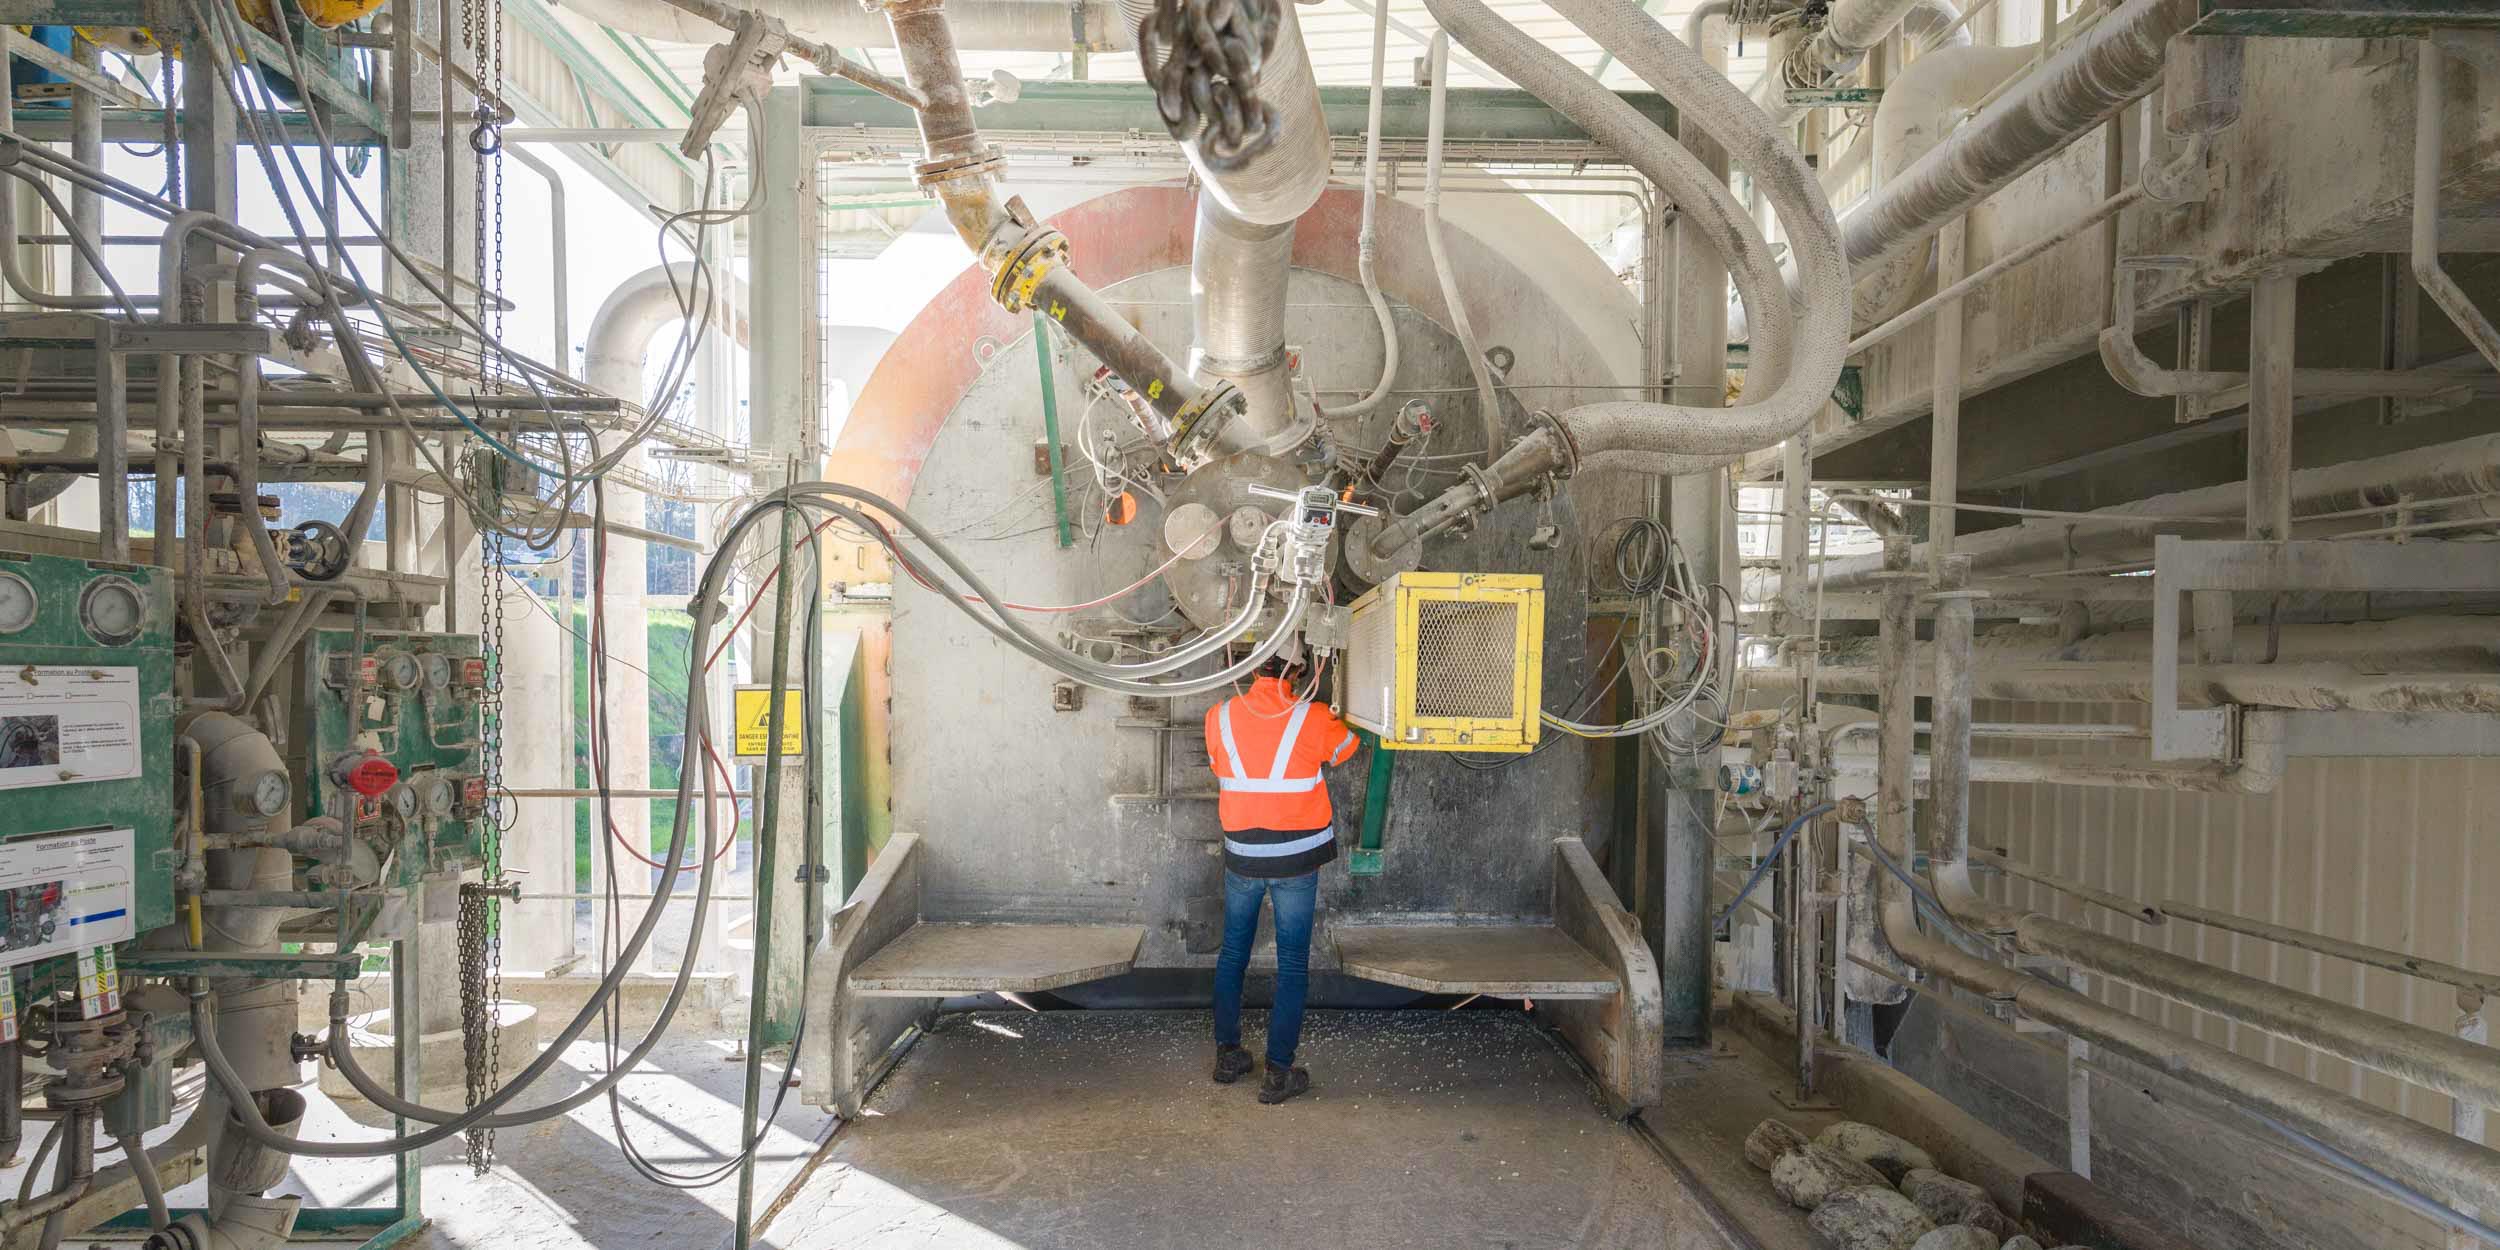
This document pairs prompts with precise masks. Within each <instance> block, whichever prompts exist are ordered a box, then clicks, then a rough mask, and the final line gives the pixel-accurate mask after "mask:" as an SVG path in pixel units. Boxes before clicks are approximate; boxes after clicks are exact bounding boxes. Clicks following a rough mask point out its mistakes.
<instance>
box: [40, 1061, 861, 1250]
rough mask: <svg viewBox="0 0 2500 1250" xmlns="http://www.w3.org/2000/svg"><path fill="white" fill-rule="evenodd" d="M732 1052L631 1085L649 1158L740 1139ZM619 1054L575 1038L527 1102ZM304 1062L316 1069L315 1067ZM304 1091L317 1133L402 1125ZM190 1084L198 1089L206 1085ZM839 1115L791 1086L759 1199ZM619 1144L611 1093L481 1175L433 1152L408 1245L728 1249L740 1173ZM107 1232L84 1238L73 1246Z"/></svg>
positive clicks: (192, 1199)
mask: <svg viewBox="0 0 2500 1250" xmlns="http://www.w3.org/2000/svg"><path fill="white" fill-rule="evenodd" d="M628 1040H630V1039H628ZM731 1053H732V1052H731V1044H730V1043H728V1042H725V1041H706V1040H693V1039H689V1040H676V1039H670V1040H665V1041H663V1042H662V1043H661V1044H660V1045H659V1046H658V1047H656V1048H655V1049H654V1050H653V1051H652V1052H651V1054H650V1055H649V1056H647V1057H646V1058H645V1059H644V1061H643V1063H642V1065H641V1067H640V1068H639V1069H637V1070H636V1071H635V1072H633V1073H632V1074H630V1075H628V1076H627V1077H626V1078H625V1079H624V1081H623V1082H621V1083H620V1086H619V1088H620V1090H621V1091H622V1094H623V1100H622V1106H623V1110H624V1119H625V1125H626V1129H627V1131H628V1132H629V1133H631V1134H632V1137H633V1140H634V1142H635V1143H636V1145H638V1146H639V1147H640V1148H641V1149H642V1152H643V1154H644V1155H645V1156H646V1157H648V1158H650V1159H651V1160H652V1161H653V1162H655V1163H657V1164H659V1165H661V1166H663V1167H667V1168H670V1169H672V1170H675V1171H681V1172H691V1171H701V1170H704V1169H705V1168H707V1167H708V1166H709V1165H710V1164H711V1163H712V1162H713V1161H714V1160H715V1159H716V1158H717V1157H718V1155H717V1153H716V1152H717V1151H719V1150H720V1149H721V1148H722V1146H723V1145H724V1144H726V1143H734V1142H735V1141H736V1140H737V1137H738V1127H739V1099H740V1091H741V1089H742V1083H743V1079H744V1073H745V1069H744V1066H743V1065H742V1064H740V1063H736V1062H731V1061H730V1057H731ZM606 1061H607V1053H606V1048H605V1047H604V1046H601V1045H594V1044H591V1043H588V1042H580V1043H576V1044H575V1045H574V1046H572V1047H571V1048H569V1049H568V1050H567V1052H566V1054H565V1059H564V1061H563V1064H562V1065H561V1066H560V1067H558V1068H557V1069H556V1070H555V1071H554V1072H551V1073H549V1074H548V1075H547V1077H546V1079H545V1080H544V1081H542V1082H541V1083H540V1084H539V1085H538V1086H536V1087H534V1090H535V1091H538V1092H532V1093H527V1094H524V1095H522V1097H523V1098H525V1099H527V1100H528V1101H529V1102H530V1103H531V1104H533V1105H535V1104H536V1103H539V1102H542V1101H544V1100H546V1099H549V1098H554V1097H559V1096H561V1095H563V1094H567V1093H571V1092H572V1091H574V1090H577V1089H580V1088H581V1087H582V1086H583V1085H585V1084H587V1083H588V1082H589V1081H590V1080H592V1079H595V1078H596V1076H597V1074H598V1073H600V1072H603V1071H605V1070H606V1068H605V1065H606ZM305 1071H306V1073H307V1075H308V1076H309V1074H310V1071H311V1069H309V1068H307V1069H305ZM779 1073H780V1066H779V1064H778V1063H777V1062H775V1063H773V1064H772V1065H771V1066H769V1067H768V1069H767V1072H766V1090H765V1097H766V1099H767V1100H768V1105H769V1099H770V1097H771V1089H770V1081H771V1078H772V1077H775V1076H778V1075H779ZM297 1088H298V1090H299V1092H301V1093H302V1094H303V1095H304V1096H305V1098H306V1100H307V1101H308V1102H309V1103H310V1104H311V1105H310V1107H309V1108H308V1110H307V1112H306V1115H305V1123H304V1126H303V1129H302V1133H303V1135H304V1136H307V1137H319V1138H330V1139H339V1140H353V1139H357V1138H373V1137H378V1136H381V1135H383V1134H385V1133H388V1132H389V1131H391V1120H390V1118H389V1117H388V1116H386V1115H380V1114H376V1113H375V1111H374V1110H373V1108H372V1107H370V1106H369V1105H366V1104H363V1103H338V1102H333V1101H331V1100H330V1099H328V1098H327V1097H325V1096H323V1095H322V1093H321V1092H320V1090H319V1089H318V1088H317V1087H316V1086H315V1084H314V1083H313V1082H312V1081H310V1080H309V1079H307V1080H306V1081H305V1083H304V1084H302V1085H300V1086H298V1087H297ZM184 1092H185V1093H186V1094H189V1095H191V1096H194V1097H196V1094H197V1084H196V1082H191V1083H188V1086H187V1088H186V1089H185V1090H184ZM189 1113H190V1107H189V1106H188V1105H185V1106H181V1107H178V1108H177V1109H176V1112H175V1121H176V1123H179V1122H180V1121H181V1120H182V1119H183V1117H185V1116H187V1115H188V1114H189ZM829 1122H830V1121H829V1117H827V1116H825V1115H823V1114H822V1113H820V1112H818V1111H816V1110H815V1109H814V1108H812V1107H808V1106H806V1105H804V1104H802V1103H801V1102H800V1101H799V1098H798V1093H797V1091H795V1090H793V1091H792V1092H791V1094H790V1097H789V1098H788V1099H787V1100H785V1102H784V1103H783V1105H782V1110H781V1116H780V1118H779V1119H778V1120H777V1121H775V1123H774V1127H773V1129H772V1131H771V1132H770V1133H769V1134H767V1136H766V1137H765V1140H764V1145H763V1149H762V1150H761V1151H760V1152H759V1160H760V1161H759V1163H758V1166H757V1168H756V1192H757V1193H758V1195H759V1197H758V1198H757V1200H756V1202H757V1205H758V1206H759V1207H760V1206H762V1205H763V1204H764V1203H765V1202H767V1201H769V1200H770V1199H771V1197H772V1195H774V1194H776V1193H778V1192H780V1190H781V1189H782V1188H783V1187H784V1186H785V1185H786V1184H787V1183H788V1182H789V1180H790V1179H791V1177H792V1176H794V1175H795V1174H796V1173H797V1171H798V1169H799V1167H800V1165H801V1164H803V1163H804V1162H806V1160H807V1158H808V1157H809V1156H810V1155H811V1154H812V1153H813V1152H814V1151H815V1149H816V1145H817V1142H818V1141H819V1139H820V1138H821V1137H822V1136H823V1134H824V1130H825V1128H826V1126H827V1125H828V1123H829ZM171 1131H172V1130H171V1129H167V1130H163V1131H162V1132H160V1133H158V1134H152V1135H151V1136H150V1140H151V1141H156V1140H161V1139H162V1137H163V1136H164V1135H165V1134H169V1133H170V1132H171ZM30 1140H31V1139H30ZM615 1142H616V1128H615V1124H614V1122H613V1121H612V1120H611V1118H610V1114H609V1110H608V1103H607V1100H606V1099H605V1098H598V1099H593V1100H592V1101H590V1102H589V1103H587V1104H585V1105H583V1106H581V1107H579V1108H577V1109H575V1110H574V1111H572V1112H571V1113H569V1114H567V1115H565V1116H562V1117H559V1118H557V1119H555V1120H551V1121H548V1122H546V1123H543V1124H538V1125H533V1126H530V1127H527V1128H521V1129H505V1130H503V1131H501V1132H499V1133H497V1134H496V1136H495V1155H496V1161H497V1163H498V1165H499V1166H497V1167H495V1168H494V1169H492V1170H490V1171H489V1172H488V1173H487V1174H486V1175H485V1176H482V1177H480V1176H473V1175H471V1174H470V1172H469V1167H468V1162H467V1157H466V1154H465V1152H464V1150H463V1148H462V1146H461V1144H460V1142H459V1141H458V1140H457V1139H454V1140H453V1141H450V1142H446V1143H443V1144H441V1145H437V1146H433V1147H430V1148H428V1149H427V1150H425V1151H424V1152H423V1155H422V1158H423V1162H424V1174H423V1178H422V1180H421V1181H420V1184H421V1185H422V1186H423V1191H424V1208H425V1211H426V1214H427V1215H428V1216H430V1217H431V1218H432V1220H433V1223H432V1224H431V1225H430V1226H429V1227H428V1228H427V1229H426V1230H425V1231H424V1232H423V1233H421V1234H420V1235H419V1236H417V1237H416V1238H415V1239H413V1240H411V1241H409V1242H406V1243H403V1244H405V1245H408V1246H417V1247H427V1248H429V1250H452V1248H454V1247H459V1248H463V1250H479V1248H483V1247H497V1248H499V1250H500V1248H501V1247H528V1248H530V1250H570V1248H571V1247H599V1248H601V1250H612V1248H615V1247H631V1246H645V1245H650V1246H664V1247H668V1248H669V1250H687V1248H692V1250H711V1248H712V1247H714V1246H716V1245H727V1244H728V1240H729V1235H730V1232H731V1225H732V1220H733V1214H732V1213H733V1212H734V1211H735V1210H736V1201H737V1182H736V1179H735V1176H734V1174H733V1175H732V1178H731V1180H730V1181H729V1182H728V1183H726V1184H723V1185H719V1186H715V1187H713V1188H711V1189H706V1190H702V1191H699V1192H695V1193H682V1192H679V1191H676V1190H669V1189H661V1188H658V1187H656V1186H654V1185H652V1184H650V1183H649V1182H647V1181H645V1180H643V1179H642V1178H641V1177H640V1176H639V1175H637V1174H635V1173H634V1172H633V1171H632V1169H631V1168H630V1167H628V1165H627V1164H626V1163H625V1161H624V1159H623V1157H622V1156H621V1155H620V1154H619V1153H618V1151H617V1148H616V1144H615ZM118 1157H119V1156H118V1155H113V1156H109V1157H108V1158H107V1159H106V1160H105V1161H106V1162H107V1163H110V1162H112V1161H113V1159H115V1158H118ZM20 1174H21V1171H20V1168H19V1167H12V1168H8V1169H5V1170H0V1188H5V1189H7V1190H8V1191H9V1192H12V1193H13V1192H15V1188H16V1182H17V1179H18V1177H19V1175H20ZM272 1192H275V1193H282V1194H301V1195H304V1196H305V1199H306V1202H305V1205H306V1206H329V1207H339V1206H378V1205H384V1204H387V1203H388V1202H389V1201H390V1194H391V1169H390V1165H389V1163H388V1161H365V1160H323V1161H318V1162H315V1161H299V1162H298V1163H297V1165H296V1167H295V1168H294V1169H293V1170H292V1171H290V1172H289V1173H288V1175H287V1178H286V1180H285V1181H284V1182H282V1183H281V1184H280V1185H279V1186H278V1187H277V1188H276V1189H275V1190H273V1191H272ZM169 1197H170V1199H171V1202H172V1204H173V1205H175V1206H177V1207H180V1206H197V1205H199V1204H201V1203H203V1202H205V1201H206V1200H207V1193H206V1187H205V1186H204V1185H201V1184H198V1183H194V1184H191V1185H188V1186H185V1187H183V1188H182V1189H178V1190H176V1191H174V1193H173V1194H171V1195H169ZM97 1240H98V1239H97V1238H94V1237H82V1238H77V1239H73V1240H72V1241H71V1243H70V1244H72V1245H87V1244H91V1243H93V1242H95V1241H97Z"/></svg>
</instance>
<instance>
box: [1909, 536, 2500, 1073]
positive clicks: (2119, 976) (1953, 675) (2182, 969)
mask: <svg viewBox="0 0 2500 1250" xmlns="http://www.w3.org/2000/svg"><path fill="white" fill-rule="evenodd" d="M1967 571H1968V562H1967V560H1963V559H1954V560H1951V561H1948V562H1947V564H1946V566H1945V573H1944V577H1943V579H1942V589H1941V590H1940V592H1939V595H1938V602H1937V606H1936V627H1935V632H1936V646H1935V650H1936V697H1935V720H1936V730H1935V732H1934V734H1933V735H1931V742H1932V745H1931V748H1930V749H1931V750H1932V752H1933V755H1934V765H1933V780H1932V782H1931V785H1930V787H1929V792H1930V794H1931V796H1932V800H1933V802H1934V804H1935V812H1934V820H1933V821H1932V822H1931V825H1930V827H1931V829H1932V830H1933V836H1932V839H1931V841H1930V844H1929V846H1928V849H1927V859H1928V871H1929V875H1930V876H1931V877H1932V878H1933V879H1934V881H1935V888H1936V897H1937V899H1938V900H1939V901H1941V902H1942V903H1943V904H1944V907H1945V910H1946V911H1947V912H1949V913H1951V915H1952V916H1953V918H1954V919H1955V920H1957V921H1960V922H1962V923H1963V924H1965V925H1968V926H1969V927H1971V928H1974V929H1978V930H1984V931H1987V932H1991V933H1999V934H2010V935H2012V937H2013V938H2014V941H2015V943H2016V945H2017V946H2019V947H2020V948H2021V949H2022V950H2023V951H2024V952H2026V953H2029V954H2034V955H2046V956H2050V957H2053V958H2057V959H2063V960H2065V961H2067V962H2069V963H2072V964H2075V965H2077V966H2079V967H2082V968H2087V969H2089V970H2091V971H2093V972H2096V973H2099V974H2100V975H2102V976H2106V977H2110V978H2112V979H2115V980H2118V981H2122V982H2125V983H2127V984H2129V985H2134V986H2137V987H2139V988H2142V989H2147V990H2151V991H2152V992H2154V993H2156V994H2160V995H2162V996H2164V997H2166V998H2171V999H2175V1000H2177V1001H2180V1002H2183V1003H2186V1004H2188V1005H2190V1006H2193V1007H2199V1008H2202V1009H2204V1010H2207V1011H2211V1012H2215V1013H2217V1014H2219V1015H2221V1016H2223V1017H2224V1018H2226V1019H2230V1020H2236V1021H2238V1022H2240V1023H2242V1024H2246V1025H2249V1026H2251V1027H2253V1028H2258V1029H2263V1030H2265V1031H2266V1032H2268V1033H2272V1034H2275V1035H2276V1036H2279V1037H2284V1038H2288V1039H2290V1040H2292V1041H2296V1042H2300V1043H2302V1044H2304V1045H2307V1046H2311V1047H2315V1048H2316V1049H2318V1050H2320V1051H2323V1052H2325V1053H2327V1054H2331V1055H2336V1056H2338V1057H2340V1058H2344V1059H2349V1060H2351V1061H2352V1062H2354V1063H2358V1064H2362V1065H2364V1066H2366V1067H2371V1068H2375V1069H2377V1070H2379V1071H2381V1072H2385V1073H2388V1074H2390V1075H2393V1076H2397V1077H2401V1078H2403V1079H2405V1080H2408V1081H2412V1082H2414V1083H2415V1084H2418V1085H2421V1086H2423V1087H2424V1088H2427V1089H2434V1090H2438V1091H2439V1092H2441V1093H2444V1094H2448V1095H2450V1096H2452V1097H2457V1098H2469V1099H2472V1100H2474V1101H2475V1102H2477V1103H2480V1104H2482V1105H2483V1106H2486V1107H2489V1106H2500V1063H2494V1062H2492V1060H2491V1054H2490V1052H2489V1051H2488V1050H2485V1049H2484V1048H2482V1047H2479V1046H2474V1045H2471V1044H2469V1043H2466V1042H2463V1041H2460V1040H2459V1039H2457V1038H2455V1037H2452V1036H2450V1035H2448V1034H2445V1033H2439V1032H2434V1031H2432V1030H2430V1029H2425V1028H2421V1027H2419V1026H2417V1025H2413V1024H2407V1023H2404V1022H2401V1021H2396V1020H2390V1019H2388V1018H2386V1017H2384V1016H2381V1015H2378V1014H2376V1013H2374V1012H2370V1011H2365V1010H2363V1009H2361V1008H2358V1007H2353V1006H2350V1005H2347V1004H2344V1003H2339V1002H2335V1001H2333V1000H2330V999H2326V998H2321V997H2318V996H2317V995H2314V994H2304V993H2301V992H2299V991H2297V990H2292V989H2288V988H2286V987H2283V986H2279V985H2276V984H2274V983H2272V982H2269V981H2261V980H2258V979H2257V978H2255V977H2250V976H2243V975H2241V974H2239V973H2236V972H2232V971H2229V970H2227V969H2223V968H2217V967H2214V966H2213V965H2211V964H2206V963H2202V962H2200V961H2198V960H2194V959H2189V958H2185V957H2183V956H2179V955H2173V954H2171V953H2170V952H2168V951H2165V950H2161V949H2159V948H2156V947H2151V946H2146V945H2144V944H2143V943H2140V942H2132V941H2128V940H2127V939H2124V938H2118V937H2112V936H2109V935H2107V934H2103V933H2099V932H2096V931H2094V930H2091V929H2086V928H2083V927H2081V926H2077V925H2071V924H2068V923H2066V922H2064V921H2061V920H2058V919H2056V918H2054V917H2051V916H2047V915H2043V914H2041V913H2039V912H2033V911H2023V910H2020V909H2017V908H2013V907H2006V906H2001V905H1998V904H1996V903H1992V902H1990V901H1989V900H1988V899H1986V898H1985V897H1983V896H1982V895H1981V894H1980V893H1979V891H1978V889H1977V887H1976V886H1975V885H1974V884H1973V882H1972V880H1971V875H1970V784H1971V775H1970V764H1971V759H1970V742H1971V740H1970V714H1971V702H1972V697H1973V690H1972V686H1973V683H1972V680H1971V672H1972V665H1971V639H1972V634H1973V628H1974V618H1973V615H1972V613H1971V611H1970V599H1969V596H1968V594H1967V593H1966V592H1962V591H1961V590H1960V583H1961V578H1962V575H1963V574H1965V573H1967ZM1886 624H1887V625H1893V624H1895V622H1893V621H1892V620H1891V619H1890V618H1887V621H1886ZM1894 632H1895V634H1896V635H1897V634H1898V633H1899V631H1898V630H1897V629H1896V630H1895V631H1894ZM1887 641H1888V642H1889V643H1890V644H1891V646H1892V647H1893V648H1895V649H1897V648H1898V646H1899V644H1900V642H1901V639H1900V638H1899V637H1897V636H1895V637H1892V638H1890V639H1888V640H1887ZM1888 658H1893V657H1889V656H1888ZM1895 680H1896V682H1898V680H1899V679H1895ZM1903 693H1904V692H1902V691H1900V690H1899V688H1898V685H1896V687H1895V688H1894V689H1892V690H1887V691H1886V695H1887V697H1888V698H1890V699H1899V700H1900V701H1901V702H1903V703H1904V704H1906V703H1907V699H1906V698H1904V697H1903ZM1885 711H1886V713H1887V714H1888V715H1889V714H1891V713H1893V712H1894V708H1893V707H1892V706H1891V704H1890V703H1887V705H1886V708H1885ZM1899 716H1900V719H1901V720H1903V721H1905V722H1906V721H1907V719H1908V716H1909V710H1908V708H1907V707H1906V706H1905V707H1903V708H1901V709H1899ZM1889 723H1890V722H1889V721H1888V722H1887V724H1889ZM2282 735H2283V725H2282V720H2281V718H2280V717H2279V716H2268V715H2263V714H2252V715H2250V716H2249V717H2248V718H2247V720H2246V723H2245V725H2244V726H2243V736H2244V738H2245V740H2246V742H2247V747H2246V750H2247V755H2248V757H2249V759H2250V760H2258V759H2260V758H2262V757H2270V758H2267V759H2266V761H2265V763H2264V764H2262V765H2259V767H2260V768H2261V769H2263V770H2264V772H2265V773H2266V774H2267V775H2269V776H2270V777H2272V776H2280V774H2281V752H2282V749H2283V737H2282ZM1896 762H1897V757H1895V756H1887V758H1886V759H1885V761H1884V763H1885V764H1886V765H1892V764H1894V763H1896ZM2269 784H2270V783H2269Z"/></svg>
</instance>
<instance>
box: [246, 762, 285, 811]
mask: <svg viewBox="0 0 2500 1250" xmlns="http://www.w3.org/2000/svg"><path fill="white" fill-rule="evenodd" d="M293 797H295V786H294V784H293V783H292V782H289V781H288V780H287V776H286V773H285V772H284V771H283V770H281V769H276V768H272V769H270V770H269V771H267V772H264V773H262V774H261V775H260V776H258V777H254V778H253V779H252V784H251V785H250V787H248V788H247V789H246V790H245V791H244V794H243V810H244V813H245V814H246V815H250V816H257V817H260V818H261V819H263V820H267V819H269V818H271V817H274V816H276V815H277V814H279V813H280V812H283V811H285V810H286V803H287V800H288V799H291V798H293Z"/></svg>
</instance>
